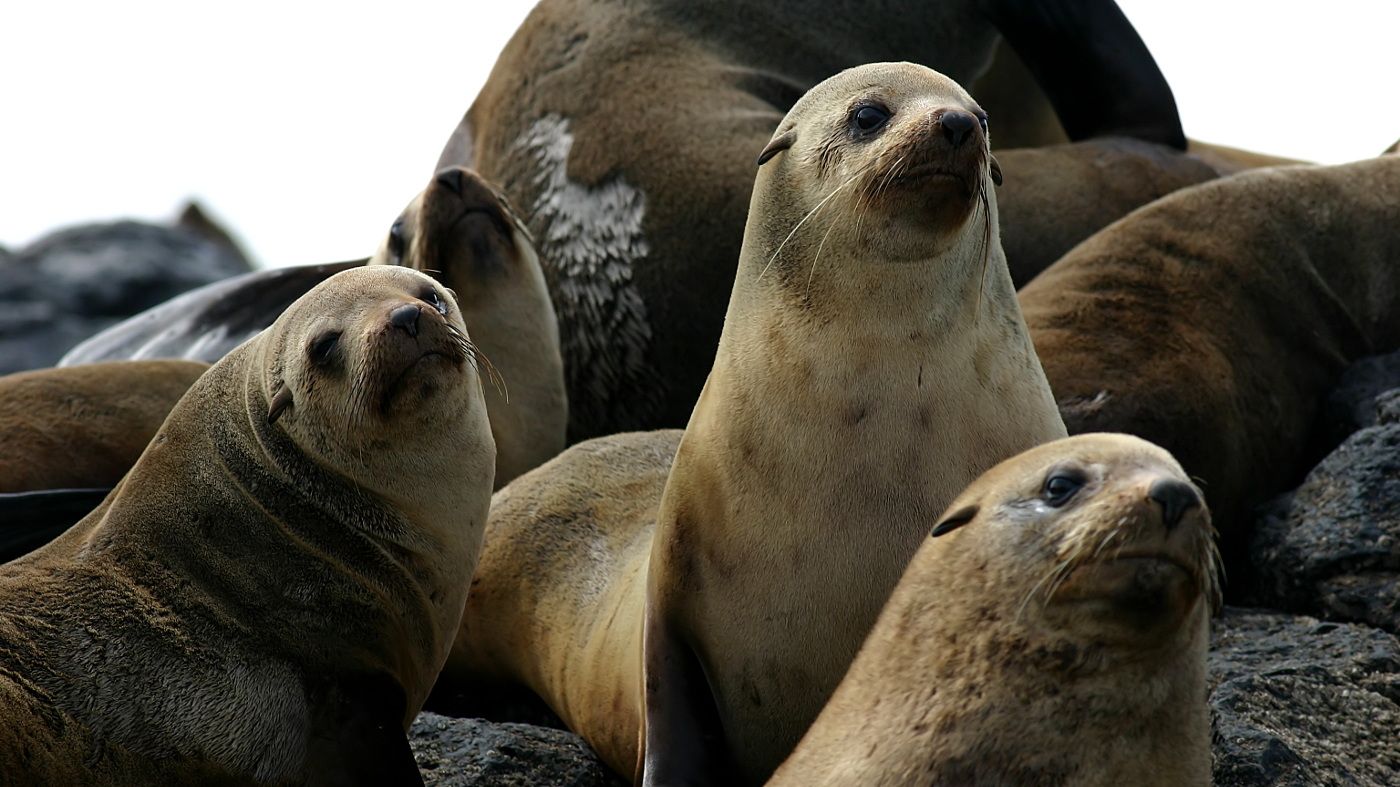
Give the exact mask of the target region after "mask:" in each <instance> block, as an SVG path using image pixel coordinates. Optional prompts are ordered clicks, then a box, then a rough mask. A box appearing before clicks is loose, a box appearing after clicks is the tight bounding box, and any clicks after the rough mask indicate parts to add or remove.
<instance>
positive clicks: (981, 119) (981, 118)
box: [977, 115, 987, 134]
mask: <svg viewBox="0 0 1400 787" xmlns="http://www.w3.org/2000/svg"><path fill="white" fill-rule="evenodd" d="M977 122H978V123H981V124H982V133H983V134H985V133H987V116H986V115H978V116H977Z"/></svg>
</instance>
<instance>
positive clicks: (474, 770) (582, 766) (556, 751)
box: [409, 712, 626, 787]
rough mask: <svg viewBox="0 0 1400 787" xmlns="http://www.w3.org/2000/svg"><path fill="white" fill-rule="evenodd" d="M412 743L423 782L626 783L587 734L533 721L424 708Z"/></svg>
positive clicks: (542, 786)
mask: <svg viewBox="0 0 1400 787" xmlns="http://www.w3.org/2000/svg"><path fill="white" fill-rule="evenodd" d="M409 742H410V743H411V744H412V746H413V756H414V758H415V759H416V760H417V761H418V769H419V770H420V771H422V773H423V781H424V782H425V783H427V784H429V785H437V786H438V787H488V785H489V787H621V785H625V784H626V782H625V781H623V780H621V779H619V778H618V777H616V776H615V775H613V774H612V772H611V771H609V770H608V768H607V766H606V765H603V763H602V761H600V760H599V759H598V757H597V755H595V754H594V753H593V750H592V749H590V748H588V745H587V744H585V743H584V742H583V739H582V738H579V737H578V736H577V735H574V734H573V733H571V732H566V731H564V730H554V729H548V728H545V727H532V726H530V725H528V724H495V723H492V722H489V721H483V720H481V719H454V718H451V717H448V716H439V715H437V714H435V713H426V712H425V713H421V714H419V715H418V718H417V719H416V720H414V722H413V728H412V729H411V730H410V731H409Z"/></svg>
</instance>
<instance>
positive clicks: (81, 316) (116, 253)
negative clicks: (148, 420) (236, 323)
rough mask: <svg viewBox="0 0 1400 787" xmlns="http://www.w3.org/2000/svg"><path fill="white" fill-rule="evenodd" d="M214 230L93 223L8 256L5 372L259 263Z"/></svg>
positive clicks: (1, 350) (1, 304)
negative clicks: (252, 261)
mask: <svg viewBox="0 0 1400 787" xmlns="http://www.w3.org/2000/svg"><path fill="white" fill-rule="evenodd" d="M201 217H202V216H201ZM205 221H206V223H208V222H207V219H206V220H205ZM211 233H212V231H211V230H209V229H207V228H203V227H186V226H163V225H157V224H147V223H142V222H135V221H118V222H112V223H106V224H87V225H83V226H79V227H70V228H67V229H63V230H59V231H57V232H54V233H52V234H50V235H47V236H45V237H43V238H41V239H39V240H37V241H35V242H34V243H32V244H30V245H29V246H28V247H27V248H24V249H21V250H19V251H17V252H14V253H10V254H3V255H0V281H3V282H4V287H3V288H0V374H9V373H10V372H17V371H22V370H24V369H33V368H39V367H45V366H52V365H53V364H54V363H56V362H57V361H58V359H59V357H61V356H62V355H63V353H64V352H66V351H67V350H68V349H69V348H70V347H72V346H73V345H75V344H77V343H78V342H80V341H82V340H83V339H85V338H87V337H88V336H91V335H92V334H94V333H96V332H97V331H100V330H102V329H103V328H106V327H108V326H109V325H112V324H114V323H116V322H118V321H119V320H122V319H124V318H126V317H129V316H131V315H133V314H136V313H137V312H140V311H143V310H145V309H147V308H149V307H151V306H154V305H156V304H158V303H161V302H163V301H166V300H169V299H170V298H172V297H174V296H176V295H178V294H180V293H182V292H184V291H186V290H189V289H192V288H194V287H199V286H203V285H205V284H208V283H210V282H213V281H218V280H220V279H224V278H227V277H229V276H236V275H238V274H240V273H247V272H248V271H249V270H251V269H252V266H251V265H250V264H249V262H248V260H247V258H246V257H245V256H244V255H243V254H242V252H240V251H239V250H238V248H237V247H236V246H235V245H234V244H233V243H232V241H231V240H228V239H227V236H224V238H223V239H220V238H219V237H218V236H217V235H214V234H211Z"/></svg>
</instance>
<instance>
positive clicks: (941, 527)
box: [929, 505, 978, 538]
mask: <svg viewBox="0 0 1400 787" xmlns="http://www.w3.org/2000/svg"><path fill="white" fill-rule="evenodd" d="M977 510H978V509H977V506H976V505H970V506H963V507H962V508H959V509H958V510H957V511H954V512H953V513H951V514H949V515H948V516H945V517H943V521H942V522H939V523H938V524H936V525H934V526H933V532H931V533H929V538H938V537H939V536H943V535H947V534H949V533H951V532H953V531H954V530H957V529H958V528H960V527H962V526H963V525H965V524H967V523H968V522H971V521H972V520H973V518H974V517H976V516H977Z"/></svg>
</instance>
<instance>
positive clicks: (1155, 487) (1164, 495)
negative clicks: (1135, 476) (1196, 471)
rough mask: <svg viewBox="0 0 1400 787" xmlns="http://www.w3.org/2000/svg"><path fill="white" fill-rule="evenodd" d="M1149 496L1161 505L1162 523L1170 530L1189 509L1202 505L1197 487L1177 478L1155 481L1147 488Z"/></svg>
mask: <svg viewBox="0 0 1400 787" xmlns="http://www.w3.org/2000/svg"><path fill="white" fill-rule="evenodd" d="M1147 497H1148V499H1150V500H1152V501H1154V502H1156V503H1157V504H1158V505H1160V506H1161V508H1162V523H1163V524H1165V525H1166V526H1167V530H1169V531H1170V530H1172V529H1174V528H1175V527H1176V526H1177V524H1179V523H1180V522H1181V517H1182V515H1183V514H1185V513H1186V511H1187V510H1189V509H1191V508H1193V507H1197V506H1200V505H1201V496H1200V495H1199V494H1198V493H1197V492H1196V488H1195V487H1193V486H1191V485H1190V484H1188V483H1186V482H1184V481H1181V480H1178V479H1176V478H1160V479H1158V480H1156V481H1154V482H1153V483H1152V486H1151V487H1149V488H1148V490H1147Z"/></svg>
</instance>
